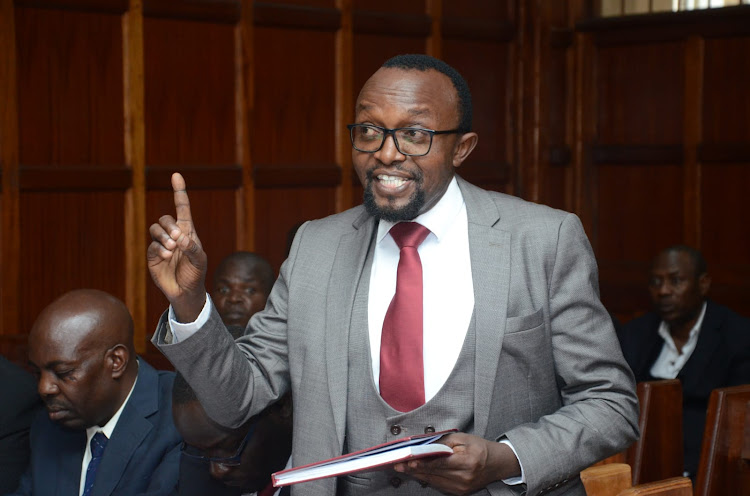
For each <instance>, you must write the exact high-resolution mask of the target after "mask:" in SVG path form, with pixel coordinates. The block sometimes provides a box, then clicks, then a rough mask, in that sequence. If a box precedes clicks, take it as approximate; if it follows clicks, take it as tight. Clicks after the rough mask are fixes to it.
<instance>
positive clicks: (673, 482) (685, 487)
mask: <svg viewBox="0 0 750 496" xmlns="http://www.w3.org/2000/svg"><path fill="white" fill-rule="evenodd" d="M618 496H693V484H692V483H691V482H690V479H688V478H687V477H672V478H670V479H664V480H661V481H656V482H647V483H645V484H638V485H637V486H633V487H631V488H629V489H626V490H624V491H623V492H621V493H620V494H618Z"/></svg>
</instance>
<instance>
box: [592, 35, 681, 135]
mask: <svg viewBox="0 0 750 496" xmlns="http://www.w3.org/2000/svg"><path fill="white" fill-rule="evenodd" d="M683 60H684V56H683V45H682V43H678V42H672V43H660V44H647V43H637V44H627V45H611V46H609V45H607V46H601V47H599V50H598V54H597V63H598V73H597V74H598V85H599V87H598V91H599V93H598V94H599V106H598V109H597V110H598V112H597V114H598V142H599V143H607V144H609V143H612V144H615V143H618V144H619V143H627V144H632V145H640V144H656V143H660V144H661V143H670V144H671V143H680V142H681V141H682V122H683V91H684V82H683V74H684V70H683V65H684V62H683Z"/></svg>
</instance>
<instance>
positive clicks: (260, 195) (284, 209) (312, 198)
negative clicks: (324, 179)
mask: <svg viewBox="0 0 750 496" xmlns="http://www.w3.org/2000/svg"><path fill="white" fill-rule="evenodd" d="M255 208H256V210H257V211H258V217H257V222H256V246H255V251H256V252H257V253H259V254H260V255H261V256H263V257H265V258H266V259H268V261H269V262H271V265H272V266H273V268H274V270H276V271H277V272H278V270H279V268H280V267H281V263H282V262H283V261H284V259H285V258H286V247H287V235H288V234H289V231H290V229H292V228H293V227H294V226H296V225H298V224H299V223H301V222H304V221H307V220H311V219H320V218H322V217H326V216H328V215H331V214H333V213H335V211H336V203H335V190H334V188H283V189H282V188H277V189H259V190H258V191H257V192H256V207H255Z"/></svg>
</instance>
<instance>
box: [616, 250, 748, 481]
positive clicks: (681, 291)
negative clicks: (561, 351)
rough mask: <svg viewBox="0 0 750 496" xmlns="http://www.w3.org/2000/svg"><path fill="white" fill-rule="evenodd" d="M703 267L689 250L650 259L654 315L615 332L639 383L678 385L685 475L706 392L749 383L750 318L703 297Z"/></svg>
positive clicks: (693, 462) (691, 464) (706, 283)
mask: <svg viewBox="0 0 750 496" xmlns="http://www.w3.org/2000/svg"><path fill="white" fill-rule="evenodd" d="M710 286H711V278H710V276H709V275H708V271H707V267H706V262H705V260H704V258H703V256H702V255H701V253H700V252H699V251H697V250H695V249H693V248H691V247H689V246H683V245H677V246H672V247H669V248H667V249H665V250H664V251H662V252H661V253H659V254H658V255H657V256H656V258H655V259H654V262H653V265H652V268H651V276H650V280H649V292H650V294H651V300H652V302H653V305H654V311H653V312H650V313H647V314H646V315H644V316H642V317H640V318H637V319H635V320H632V321H631V322H628V323H627V324H626V325H625V326H623V329H622V331H621V332H620V333H619V337H620V343H621V345H622V351H623V354H624V355H625V359H626V360H627V362H628V364H629V365H630V367H631V368H632V369H633V373H634V374H635V379H636V381H638V382H641V381H651V380H659V379H674V378H677V379H679V380H680V382H681V383H682V394H683V424H682V425H683V438H684V450H685V473H686V475H688V476H690V477H693V478H694V477H695V475H696V473H697V469H698V462H699V459H700V452H701V443H702V439H703V429H704V427H705V423H706V408H707V406H708V398H709V396H710V395H711V391H712V390H714V389H716V388H721V387H726V386H736V385H738V384H748V383H750V319H747V318H745V317H742V316H740V315H738V314H736V313H735V312H733V311H731V310H730V309H728V308H727V307H725V306H722V305H719V304H717V303H715V302H713V301H711V300H708V299H707V295H708V290H709V288H710Z"/></svg>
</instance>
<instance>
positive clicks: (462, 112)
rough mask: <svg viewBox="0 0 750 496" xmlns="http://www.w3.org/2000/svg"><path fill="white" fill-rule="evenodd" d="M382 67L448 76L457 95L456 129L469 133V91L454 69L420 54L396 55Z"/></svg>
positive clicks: (470, 116) (470, 112) (470, 107)
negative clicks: (431, 71)
mask: <svg viewBox="0 0 750 496" xmlns="http://www.w3.org/2000/svg"><path fill="white" fill-rule="evenodd" d="M382 67H385V68H394V69H407V70H410V69H413V70H417V71H426V70H429V69H434V70H436V71H438V72H440V73H442V74H445V75H446V76H448V78H449V79H450V80H451V83H453V87H454V88H455V89H456V93H457V94H458V114H459V115H458V117H459V119H458V129H459V130H460V131H462V132H464V133H468V132H469V131H471V121H472V113H473V112H472V104H471V91H469V85H468V84H467V83H466V80H465V79H464V78H463V76H461V74H459V73H458V71H457V70H456V69H454V68H453V67H451V66H450V65H448V64H446V63H445V62H443V61H442V60H440V59H436V58H435V57H431V56H429V55H424V54H420V53H407V54H403V55H396V56H395V57H391V58H390V59H388V60H386V61H385V63H383V65H382Z"/></svg>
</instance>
